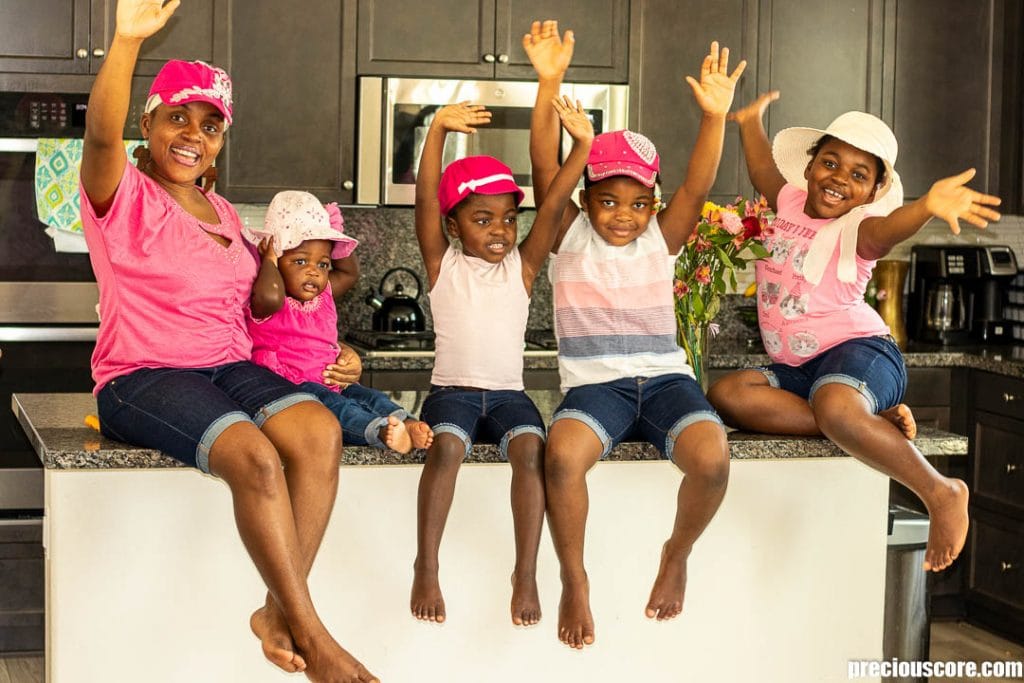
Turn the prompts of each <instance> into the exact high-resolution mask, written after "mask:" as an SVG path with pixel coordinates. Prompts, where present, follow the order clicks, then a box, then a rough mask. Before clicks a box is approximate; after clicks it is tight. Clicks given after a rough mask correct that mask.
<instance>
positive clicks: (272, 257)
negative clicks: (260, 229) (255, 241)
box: [256, 235, 278, 266]
mask: <svg viewBox="0 0 1024 683" xmlns="http://www.w3.org/2000/svg"><path fill="white" fill-rule="evenodd" d="M256 251H258V252H259V254H260V258H261V259H263V260H264V261H269V262H270V263H273V264H274V265H275V266H276V265H277V258H278V257H277V250H276V249H275V248H274V236H273V235H271V236H270V237H264V238H263V239H261V240H260V243H259V245H257V247H256Z"/></svg>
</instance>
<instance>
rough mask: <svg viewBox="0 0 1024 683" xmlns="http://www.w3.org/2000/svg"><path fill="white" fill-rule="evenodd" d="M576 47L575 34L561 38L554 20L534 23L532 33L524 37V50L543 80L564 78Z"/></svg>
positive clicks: (568, 34)
mask: <svg viewBox="0 0 1024 683" xmlns="http://www.w3.org/2000/svg"><path fill="white" fill-rule="evenodd" d="M575 46H576V38H575V37H574V35H573V32H572V31H566V32H565V36H564V37H563V38H559V37H558V22H557V21H552V20H548V21H545V22H544V23H541V22H539V21H535V22H533V23H532V24H531V25H530V32H529V33H527V34H526V35H524V36H523V50H525V51H526V56H527V57H529V58H530V63H531V64H533V68H534V70H535V71H536V72H537V77H538V78H539V79H541V80H545V79H554V78H561V77H562V76H564V75H565V72H566V70H567V69H568V68H569V63H570V62H571V61H572V51H573V49H574V48H575Z"/></svg>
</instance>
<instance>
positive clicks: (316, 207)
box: [242, 190, 359, 259]
mask: <svg viewBox="0 0 1024 683" xmlns="http://www.w3.org/2000/svg"><path fill="white" fill-rule="evenodd" d="M344 230H345V219H344V218H342V215H341V210H340V209H339V208H338V205H337V204H333V203H332V204H327V205H323V204H321V203H320V200H319V199H317V198H316V197H314V196H313V195H311V194H310V193H309V192H300V191H297V190H286V191H284V192H278V193H277V194H276V195H274V198H273V199H272V200H271V201H270V206H268V207H267V217H266V219H265V220H264V221H263V228H249V227H245V228H243V229H242V232H243V234H244V235H245V238H246V239H247V240H249V241H250V242H251V243H253V244H257V245H258V244H259V243H260V242H261V241H263V239H264V238H267V237H273V238H274V251H275V252H276V253H277V255H278V256H280V255H281V254H282V253H284V252H285V251H287V250H288V249H294V248H295V247H297V246H299V245H300V244H302V243H303V242H305V241H306V240H331V241H332V242H334V247H333V249H332V250H331V259H341V258H345V257H346V256H348V255H349V254H351V253H352V252H353V251H354V250H355V248H356V247H357V246H358V245H359V242H358V240H356V239H354V238H352V237H349V236H348V235H346V234H345V232H344Z"/></svg>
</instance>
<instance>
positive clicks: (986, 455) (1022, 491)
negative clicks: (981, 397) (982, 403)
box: [972, 412, 1024, 516]
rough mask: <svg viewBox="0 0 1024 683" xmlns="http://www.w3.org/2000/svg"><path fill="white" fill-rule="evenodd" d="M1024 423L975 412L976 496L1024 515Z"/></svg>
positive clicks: (974, 472) (974, 473)
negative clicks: (996, 502) (998, 503)
mask: <svg viewBox="0 0 1024 683" xmlns="http://www.w3.org/2000/svg"><path fill="white" fill-rule="evenodd" d="M1022 443H1024V422H1022V421H1020V420H1012V419H1008V418H1005V417H1002V416H999V415H992V414H989V413H984V412H976V413H975V425H974V444H973V453H974V469H973V472H972V474H973V475H974V477H973V478H974V494H975V495H976V496H977V497H979V498H987V499H993V500H997V501H999V502H1000V503H1003V504H1004V505H1007V506H1011V507H1012V508H1013V509H1014V510H1017V511H1019V512H1020V513H1021V516H1024V448H1022V447H1021V444H1022Z"/></svg>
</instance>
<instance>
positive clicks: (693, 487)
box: [645, 421, 729, 621]
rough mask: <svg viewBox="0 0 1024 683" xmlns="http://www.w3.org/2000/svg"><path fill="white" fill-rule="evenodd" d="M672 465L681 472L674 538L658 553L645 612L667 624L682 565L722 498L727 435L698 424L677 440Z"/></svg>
mask: <svg viewBox="0 0 1024 683" xmlns="http://www.w3.org/2000/svg"><path fill="white" fill-rule="evenodd" d="M672 461H673V462H675V464H676V466H677V467H679V469H681V470H682V471H683V481H682V483H681V484H680V485H679V494H678V497H677V499H676V520H675V524H674V525H673V527H672V536H671V537H669V539H668V540H667V541H666V542H665V545H664V546H663V547H662V550H661V566H660V567H659V568H658V577H657V578H656V579H655V580H654V587H653V588H651V597H650V599H649V600H648V601H647V608H646V610H645V613H646V614H647V616H648V617H650V618H657V619H658V620H659V621H660V620H663V619H671V618H672V617H675V616H676V615H678V614H679V613H680V612H682V611H683V599H684V597H685V594H686V560H687V558H688V557H689V556H690V550H691V549H692V548H693V544H694V542H695V541H696V540H697V538H698V537H699V536H700V535H701V533H703V532H704V529H705V528H706V527H707V525H708V522H710V521H711V518H712V517H714V516H715V512H717V511H718V507H719V506H720V505H721V504H722V498H724V497H725V487H726V484H727V483H728V481H729V445H728V443H727V442H726V439H725V431H724V430H723V429H722V427H721V426H720V425H718V424H716V423H714V422H708V421H705V422H696V423H694V424H692V425H690V426H689V427H687V428H686V429H684V430H683V431H682V432H681V433H680V434H679V436H678V437H677V438H676V442H675V445H674V447H673V449H672Z"/></svg>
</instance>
